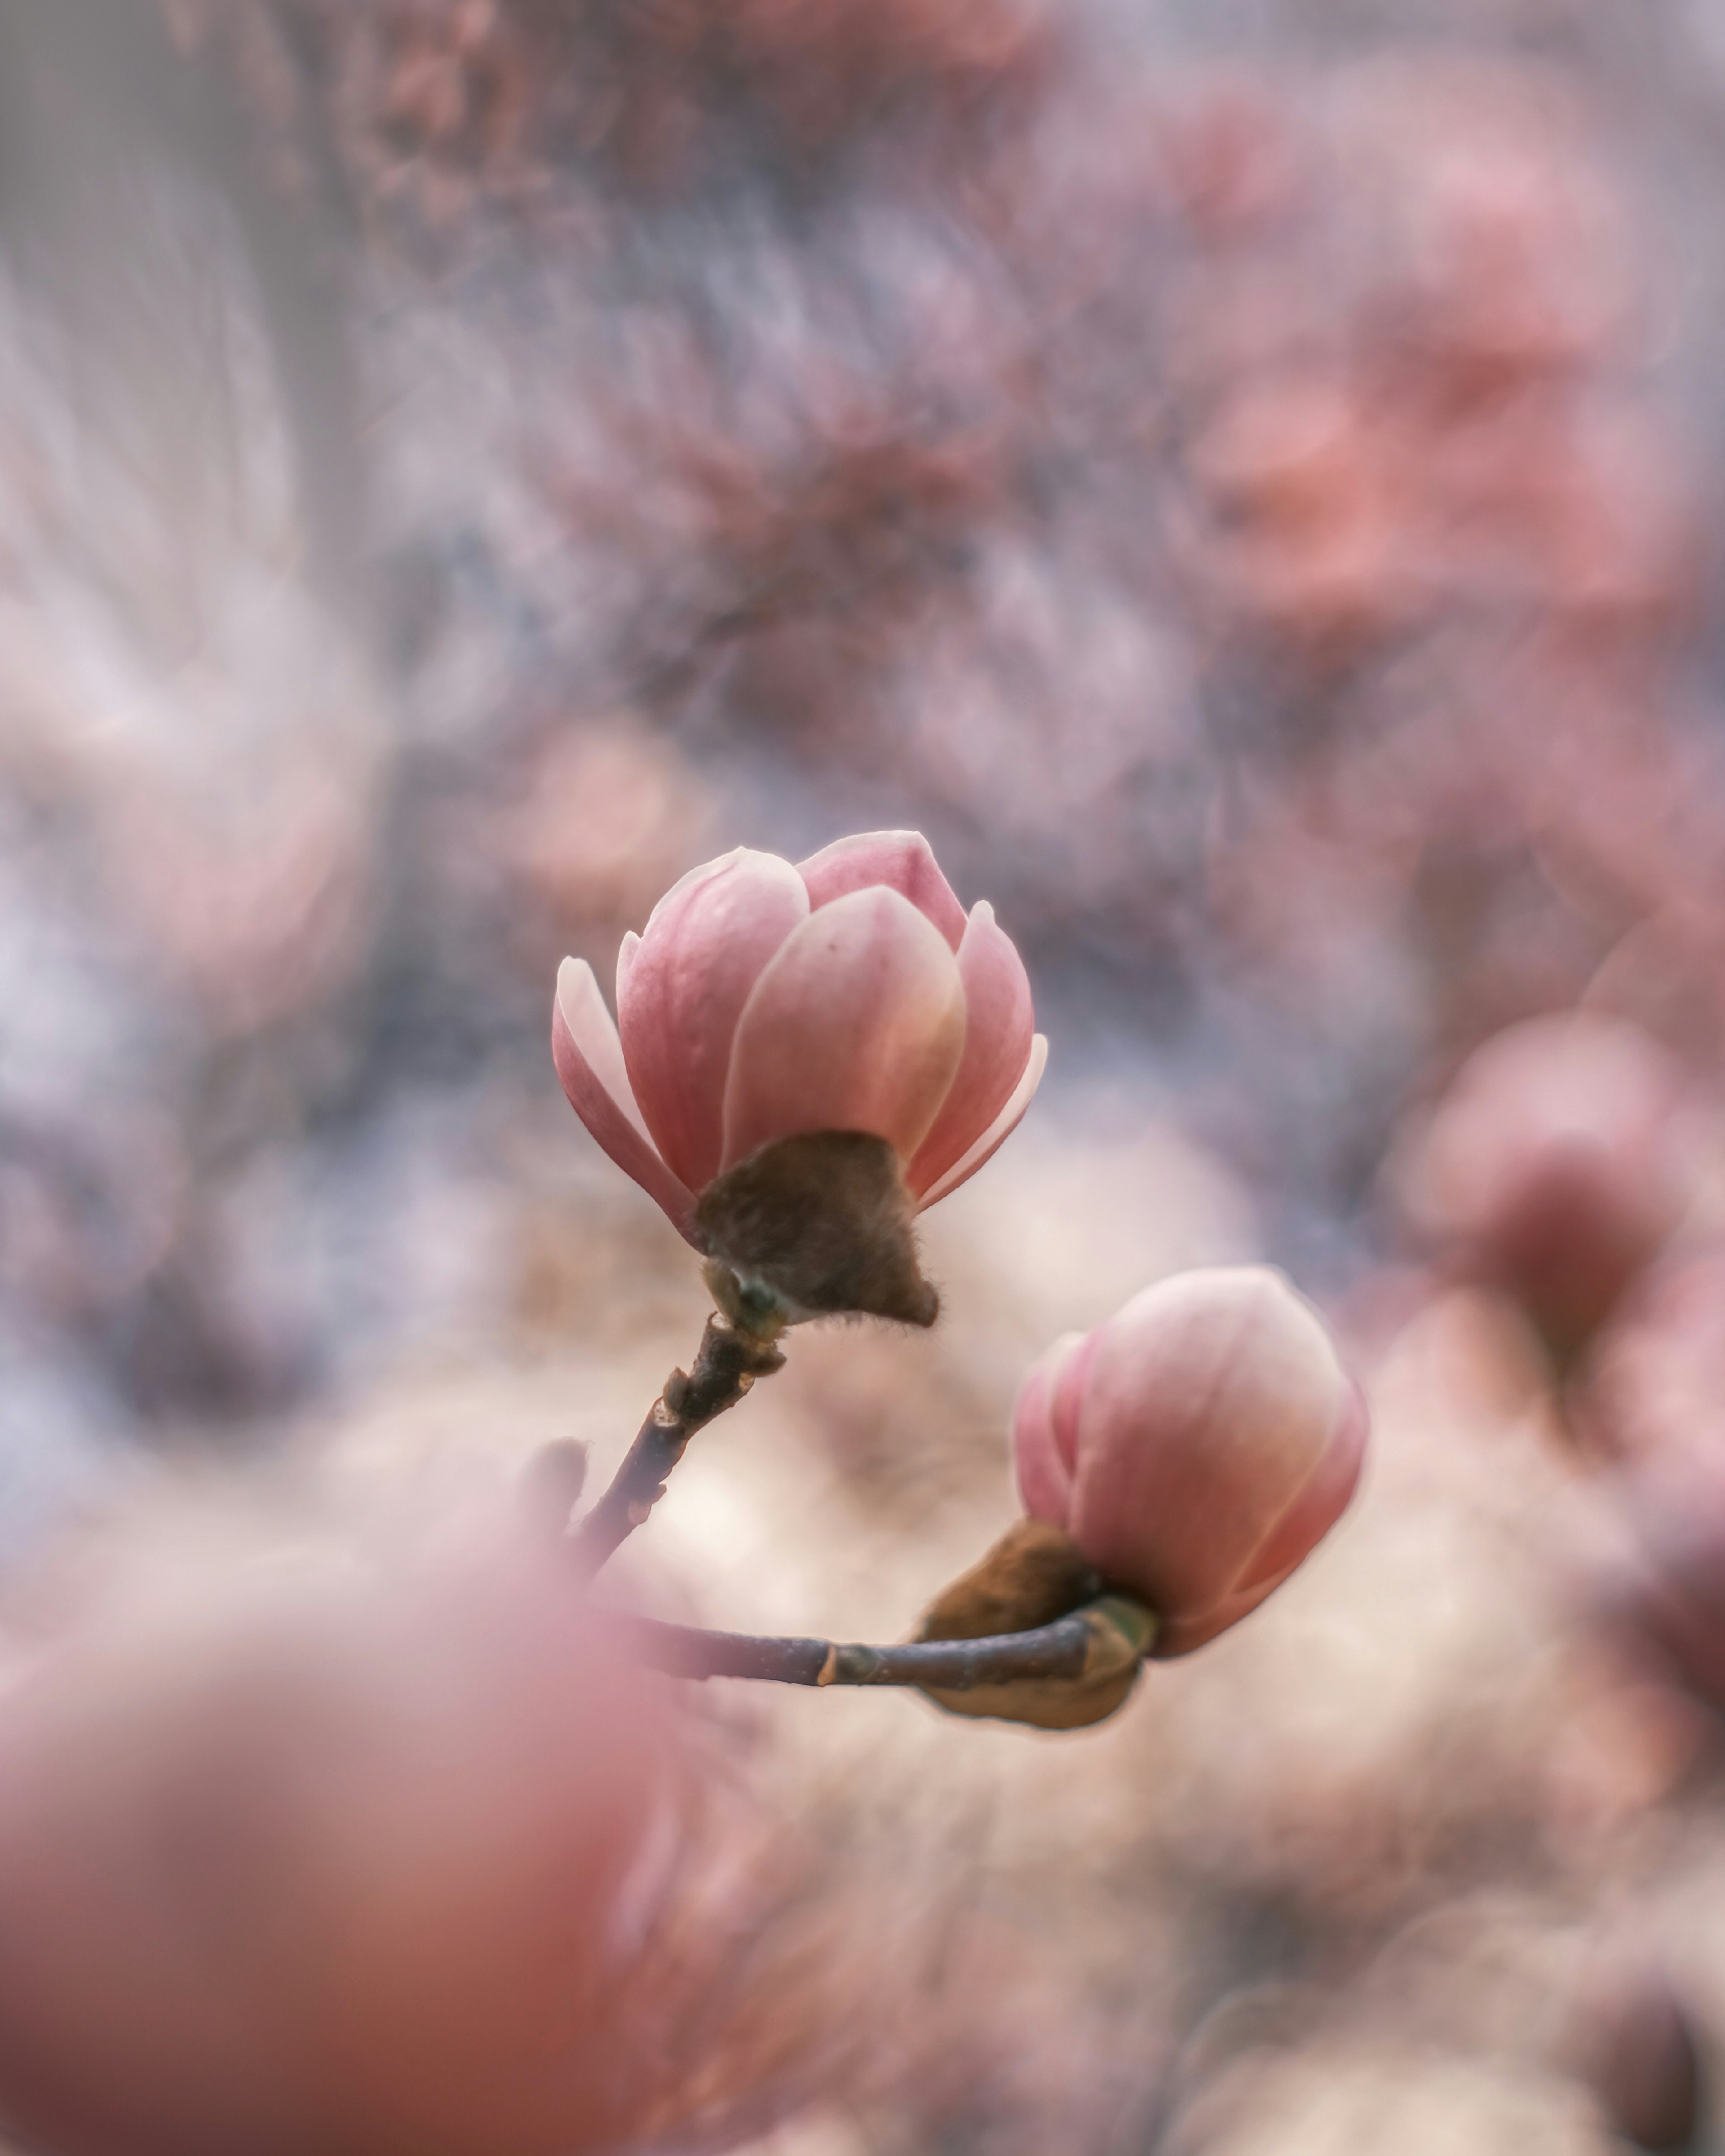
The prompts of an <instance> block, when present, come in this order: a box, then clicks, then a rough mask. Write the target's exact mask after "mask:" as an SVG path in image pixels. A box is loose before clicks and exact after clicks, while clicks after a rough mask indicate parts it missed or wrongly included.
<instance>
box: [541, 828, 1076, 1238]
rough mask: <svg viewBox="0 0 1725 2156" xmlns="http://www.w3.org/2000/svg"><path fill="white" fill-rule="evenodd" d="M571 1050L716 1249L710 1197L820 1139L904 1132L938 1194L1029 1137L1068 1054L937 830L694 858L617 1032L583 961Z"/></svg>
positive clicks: (565, 1043)
mask: <svg viewBox="0 0 1725 2156" xmlns="http://www.w3.org/2000/svg"><path fill="white" fill-rule="evenodd" d="M552 1053H553V1055H555V1057H556V1060H557V1075H558V1076H559V1077H560V1078H561V1079H562V1083H563V1090H564V1091H565V1092H566V1093H567V1095H568V1096H569V1100H570V1102H571V1105H572V1106H573V1108H574V1110H575V1112H576V1113H577V1115H578V1116H580V1117H581V1120H582V1121H583V1122H584V1123H585V1124H586V1125H587V1127H588V1130H589V1131H591V1132H592V1133H593V1137H595V1138H596V1139H597V1140H598V1142H599V1144H600V1145H601V1146H602V1147H603V1148H604V1150H605V1151H606V1152H608V1154H609V1155H610V1156H611V1158H612V1159H613V1160H614V1161H615V1162H616V1163H617V1164H618V1166H619V1168H623V1169H624V1171H625V1173H628V1174H629V1175H631V1176H633V1177H634V1179H635V1181H636V1182H637V1183H639V1184H640V1185H641V1187H642V1188H643V1189H644V1190H645V1191H646V1192H647V1193H649V1196H651V1197H652V1198H654V1199H656V1200H657V1201H658V1203H659V1204H660V1205H661V1206H662V1207H663V1208H664V1209H665V1212H666V1213H667V1214H669V1215H670V1219H672V1220H673V1221H674V1222H675V1224H676V1226H677V1228H678V1229H680V1232H681V1233H682V1234H683V1235H685V1236H686V1237H687V1238H688V1240H690V1241H691V1242H692V1243H696V1246H697V1247H699V1242H698V1238H697V1235H696V1229H695V1225H694V1216H695V1204H696V1199H697V1197H698V1196H699V1194H700V1193H701V1191H702V1190H703V1189H705V1188H706V1186H707V1185H708V1184H709V1183H711V1182H712V1181H713V1180H714V1178H716V1177H717V1176H719V1175H721V1174H722V1173H725V1172H726V1170H728V1169H730V1168H735V1167H736V1166H737V1164H738V1163H740V1162H742V1161H744V1160H746V1159H747V1158H749V1157H750V1156H751V1155H752V1154H753V1153H755V1152H758V1151H759V1150H760V1148H761V1147H763V1146H766V1145H769V1144H772V1143H773V1142H775V1141H776V1140H778V1139H780V1138H787V1137H798V1136H801V1135H803V1134H805V1133H812V1132H823V1131H860V1132H868V1133H870V1135H872V1136H874V1137H880V1138H884V1139H885V1140H886V1142H887V1143H888V1144H890V1145H891V1147H892V1148H893V1150H894V1152H896V1155H897V1156H898V1159H899V1162H900V1163H901V1168H902V1169H903V1172H904V1175H905V1180H906V1187H907V1188H908V1189H909V1191H910V1193H911V1197H912V1198H913V1199H915V1200H916V1202H917V1206H918V1209H919V1210H920V1209H922V1207H925V1206H928V1205H932V1204H934V1203H935V1201H936V1200H937V1199H941V1198H944V1197H945V1196H946V1195H947V1193H948V1192H949V1191H952V1190H956V1189H957V1187H958V1185H959V1184H960V1183H963V1182H965V1181H967V1180H968V1178H969V1177H971V1176H972V1175H973V1174H974V1173H976V1171H977V1170H978V1168H980V1167H981V1166H982V1165H983V1163H984V1161H986V1160H987V1159H988V1158H989V1156H990V1155H991V1154H992V1153H993V1151H994V1149H995V1147H997V1146H999V1144H1000V1143H1001V1142H1002V1141H1003V1140H1004V1138H1005V1137H1007V1136H1008V1135H1009V1133H1010V1132H1012V1131H1013V1130H1014V1128H1015V1127H1016V1126H1017V1124H1018V1122H1019V1118H1020V1116H1022V1115H1023V1114H1024V1110H1025V1109H1026V1107H1028V1106H1029V1101H1030V1097H1031V1096H1032V1095H1033V1094H1034V1091H1035V1090H1036V1086H1037V1083H1038V1081H1039V1080H1040V1077H1041V1075H1042V1068H1043V1064H1044V1062H1045V1059H1046V1055H1047V1043H1046V1041H1045V1039H1043V1038H1042V1036H1041V1035H1040V1034H1035V1033H1034V1032H1033V1030H1032V1019H1031V1011H1030V986H1029V980H1028V979H1027V978H1026V977H1025V973H1024V963H1023V962H1022V960H1021V959H1020V958H1019V954H1018V952H1017V951H1016V950H1015V949H1014V947H1013V945H1012V942H1011V941H1010V939H1009V937H1007V936H1006V934H1005V933H1004V931H1003V930H1002V929H1001V928H1000V927H999V926H998V925H997V924H996V922H995V920H994V914H993V908H992V907H990V906H987V905H978V906H973V908H972V909H971V911H970V913H969V914H968V916H967V915H966V913H965V911H964V909H963V906H960V905H959V903H958V901H957V898H956V897H955V896H953V893H952V887H951V885H949V884H948V883H947V880H946V878H945V877H944V876H943V875H942V874H941V871H940V869H939V867H938V865H937V863H936V861H935V858H934V855H933V854H932V852H931V851H930V850H929V846H928V842H927V839H924V838H923V837H922V834H921V833H920V832H916V831H871V832H866V833H864V834H861V835H860V836H859V837H856V838H851V839H839V841H838V842H837V843H836V844H833V845H830V846H828V847H826V848H824V850H822V851H821V852H819V853H818V854H816V855H813V856H812V857H811V858H810V859H809V860H806V861H803V863H801V864H800V865H798V866H796V867H793V866H792V865H791V864H790V863H789V862H788V861H785V860H780V859H779V858H778V855H776V854H762V853H756V852H753V851H752V850H749V849H748V848H747V847H741V846H740V847H738V848H737V850H736V851H735V852H734V853H731V854H727V855H724V856H723V857H722V858H721V859H720V860H716V861H708V862H707V863H706V864H705V865H703V866H702V867H701V868H697V869H692V870H691V871H690V872H689V874H688V875H685V877H684V878H683V879H682V880H681V881H680V883H678V884H675V885H673V887H672V888H671V889H670V891H667V892H666V893H665V896H664V897H663V898H662V899H660V901H659V903H658V905H657V906H655V908H654V910H653V914H652V917H651V918H650V919H649V921H648V923H647V927H646V931H645V933H644V935H641V936H639V937H636V936H633V935H631V936H629V937H626V938H625V939H624V947H623V950H622V952H621V954H620V956H619V960H618V967H617V1021H616V1023H615V1024H614V1023H613V1021H612V1019H611V1016H610V1014H609V1013H608V1011H607V1009H606V1008H605V1004H604V998H603V996H602V995H601V994H600V993H599V988H598V983H597V981H596V980H595V979H594V978H593V969H592V968H591V967H590V966H588V964H587V962H586V961H585V960H584V959H565V961H564V962H563V966H562V971H561V973H559V975H558V977H557V1003H556V1006H555V1009H554V1012H553V1015H552Z"/></svg>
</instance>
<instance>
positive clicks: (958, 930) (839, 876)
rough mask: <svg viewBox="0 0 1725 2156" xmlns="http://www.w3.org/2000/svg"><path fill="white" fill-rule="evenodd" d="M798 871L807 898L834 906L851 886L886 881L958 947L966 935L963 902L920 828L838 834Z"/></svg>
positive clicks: (860, 887) (865, 887)
mask: <svg viewBox="0 0 1725 2156" xmlns="http://www.w3.org/2000/svg"><path fill="white" fill-rule="evenodd" d="M797 873H798V875H800V876H801V877H802V879H803V882H804V883H805V884H807V885H808V886H809V904H810V905H811V906H830V905H831V904H832V902H833V901H834V899H835V898H843V897H844V896H845V894H846V892H847V891H866V890H868V889H869V887H870V885H874V884H885V885H886V887H887V889H888V890H889V891H897V892H898V893H899V895H900V896H901V897H902V898H907V899H909V900H910V901H911V905H912V906H915V907H916V911H918V912H919V913H920V914H922V915H924V916H926V917H927V919H928V920H930V921H932V922H933V923H934V925H935V927H937V928H938V929H939V931H940V932H941V933H942V936H944V937H946V939H947V945H948V946H949V947H950V948H951V949H952V950H954V951H956V950H957V948H958V947H959V945H960V944H961V943H962V942H963V940H964V908H963V906H961V905H960V904H959V903H958V900H957V894H956V893H955V892H954V891H953V889H952V885H951V884H949V883H948V882H947V880H946V878H945V876H943V875H942V874H941V870H940V864H939V863H938V862H937V860H935V857H934V851H933V849H932V847H931V846H930V844H929V843H928V841H927V839H925V838H924V837H923V835H922V833H921V832H920V831H863V832H860V833H859V834H857V836H856V837H855V838H854V839H834V842H833V844H831V845H830V846H823V847H822V848H821V850H820V851H819V853H818V854H811V855H809V858H808V860H806V861H799V862H798V864H797Z"/></svg>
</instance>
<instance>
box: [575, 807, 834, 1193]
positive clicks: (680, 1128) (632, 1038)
mask: <svg viewBox="0 0 1725 2156" xmlns="http://www.w3.org/2000/svg"><path fill="white" fill-rule="evenodd" d="M808 918H809V894H808V892H807V891H805V890H804V889H803V879H802V878H801V876H799V875H798V873H797V871H796V870H794V869H793V867H792V866H791V865H790V863H789V862H788V861H784V860H780V859H779V857H778V855H777V854H758V853H752V852H751V851H750V850H748V849H747V847H744V846H739V847H738V848H737V851H736V852H735V853H734V854H729V855H726V857H725V859H724V860H722V861H720V862H717V863H711V862H710V863H709V864H708V865H707V868H706V870H697V871H696V872H695V874H694V875H690V876H685V878H684V880H683V881H682V883H681V884H680V885H678V887H677V889H676V890H675V891H674V892H672V893H671V894H670V896H668V897H666V898H663V899H661V900H660V902H659V904H658V905H657V906H655V908H654V910H653V917H652V919H651V920H650V921H649V922H648V923H647V932H646V934H645V935H644V937H642V938H641V941H640V943H639V947H637V948H636V950H635V952H634V955H633V956H632V957H631V958H630V960H629V965H628V968H627V970H626V972H624V973H620V974H619V986H618V992H617V1015H618V1020H619V1024H620V1026H621V1028H622V1032H623V1053H624V1058H625V1060H627V1062H628V1065H629V1077H630V1079H631V1081H633V1083H634V1095H635V1098H636V1099H637V1100H638V1101H639V1102H640V1104H641V1113H642V1114H643V1116H644V1117H645V1118H646V1122H647V1127H648V1129H649V1130H650V1131H651V1132H652V1133H653V1136H654V1137H655V1139H656V1140H657V1141H658V1144H659V1150H660V1152H661V1153H662V1154H663V1155H664V1157H665V1160H666V1162H667V1163H669V1164H670V1167H671V1168H672V1169H673V1170H674V1171H675V1173H676V1174H677V1175H679V1176H680V1178H682V1180H683V1181H684V1182H685V1183H686V1184H687V1185H688V1186H689V1188H691V1190H701V1189H704V1188H706V1185H707V1184H708V1183H711V1181H712V1179H713V1178H714V1176H716V1174H717V1173H718V1172H719V1156H720V1153H721V1149H722V1147H723V1144H724V1131H725V1125H724V1116H725V1079H726V1072H727V1071H728V1070H729V1069H730V1066H731V1044H732V1039H734V1037H735V1035H736V1033H737V1019H739V1017H740V1016H741V1015H742V1009H743V1006H744V1004H746V1003H747V1001H748V998H749V992H750V990H751V989H752V988H753V987H754V985H755V983H756V982H757V980H759V978H760V977H761V973H762V968H764V967H765V966H766V964H767V962H768V959H769V958H771V957H772V956H773V952H775V951H777V950H778V947H779V946H780V945H781V944H782V943H783V942H784V940H785V938H786V937H788V935H789V934H790V933H791V932H792V930H793V928H795V927H797V925H798V922H799V921H806V920H807V919H808Z"/></svg>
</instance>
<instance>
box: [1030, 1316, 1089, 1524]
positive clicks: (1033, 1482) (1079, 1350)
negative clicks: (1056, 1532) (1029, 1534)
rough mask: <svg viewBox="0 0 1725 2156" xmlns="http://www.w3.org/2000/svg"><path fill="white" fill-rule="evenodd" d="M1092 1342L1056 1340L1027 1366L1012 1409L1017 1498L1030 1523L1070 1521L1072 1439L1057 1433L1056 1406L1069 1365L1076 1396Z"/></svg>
mask: <svg viewBox="0 0 1725 2156" xmlns="http://www.w3.org/2000/svg"><path fill="white" fill-rule="evenodd" d="M1095 1342H1096V1335H1095V1334H1094V1333H1084V1332H1067V1333H1064V1334H1062V1336H1061V1337H1060V1339H1058V1340H1056V1341H1055V1343H1054V1345H1053V1347H1050V1349H1049V1350H1048V1351H1047V1353H1045V1354H1044V1355H1043V1356H1042V1358H1040V1361H1038V1362H1036V1363H1033V1364H1032V1365H1031V1367H1030V1369H1029V1372H1028V1373H1027V1374H1026V1376H1025V1378H1024V1383H1023V1384H1022V1385H1020V1386H1019V1396H1018V1400H1017V1403H1016V1404H1015V1405H1014V1409H1013V1416H1012V1450H1013V1460H1014V1466H1015V1467H1016V1468H1017V1471H1018V1484H1019V1496H1021V1497H1022V1498H1023V1499H1024V1510H1025V1511H1026V1512H1028V1513H1029V1516H1030V1517H1031V1518H1032V1519H1033V1520H1046V1521H1047V1522H1049V1523H1050V1526H1053V1527H1065V1525H1066V1523H1067V1521H1068V1519H1069V1518H1070V1515H1071V1511H1072V1483H1073V1470H1074V1460H1075V1455H1076V1444H1075V1440H1076V1430H1062V1429H1061V1427H1060V1422H1061V1416H1060V1402H1061V1401H1062V1400H1063V1399H1065V1396H1067V1395H1069V1394H1071V1393H1072V1391H1073V1389H1074V1388H1073V1386H1072V1384H1071V1383H1070V1380H1071V1377H1072V1373H1073V1369H1074V1366H1075V1365H1078V1366H1080V1368H1079V1383H1078V1388H1077V1389H1078V1390H1080V1391H1081V1390H1082V1385H1083V1373H1082V1366H1083V1365H1085V1364H1086V1363H1088V1362H1089V1359H1090V1354H1091V1351H1092V1350H1093V1349H1094V1346H1095Z"/></svg>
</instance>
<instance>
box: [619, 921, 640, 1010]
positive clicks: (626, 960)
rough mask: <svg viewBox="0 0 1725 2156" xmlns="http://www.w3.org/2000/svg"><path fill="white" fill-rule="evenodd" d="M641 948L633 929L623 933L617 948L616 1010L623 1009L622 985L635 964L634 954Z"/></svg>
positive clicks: (638, 938)
mask: <svg viewBox="0 0 1725 2156" xmlns="http://www.w3.org/2000/svg"><path fill="white" fill-rule="evenodd" d="M640 947H641V939H640V937H639V936H637V935H636V933H635V932H634V929H633V928H627V929H625V930H624V934H623V941H622V942H621V943H620V944H619V946H618V948H617V1008H618V1009H619V1010H621V1009H622V1008H623V984H624V982H625V981H626V980H627V979H628V978H629V968H630V967H631V966H633V965H634V962H635V953H636V952H637V951H639V949H640Z"/></svg>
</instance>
